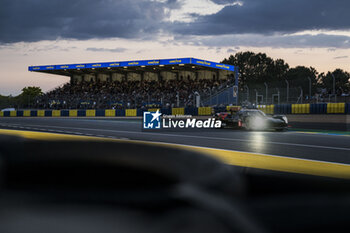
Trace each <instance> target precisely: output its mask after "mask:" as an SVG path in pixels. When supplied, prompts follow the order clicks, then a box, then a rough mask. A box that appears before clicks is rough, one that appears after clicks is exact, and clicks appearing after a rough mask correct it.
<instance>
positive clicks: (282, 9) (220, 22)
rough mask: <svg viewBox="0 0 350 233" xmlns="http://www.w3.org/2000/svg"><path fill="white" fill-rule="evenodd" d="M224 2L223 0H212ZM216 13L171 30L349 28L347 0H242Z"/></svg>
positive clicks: (263, 31) (240, 31) (224, 31)
mask: <svg viewBox="0 0 350 233" xmlns="http://www.w3.org/2000/svg"><path fill="white" fill-rule="evenodd" d="M213 2H217V3H222V4H224V3H227V2H228V1H225V0H213ZM240 2H241V3H242V4H236V5H227V6H225V7H224V8H223V9H222V10H221V11H219V12H218V13H216V14H212V15H206V16H200V15H197V16H196V17H195V18H196V20H195V21H193V22H190V23H179V22H178V23H176V24H174V25H173V31H174V32H176V33H178V34H186V35H220V34H243V33H258V34H274V33H282V34H283V33H293V32H298V31H303V30H314V29H325V30H329V29H332V30H347V29H350V14H349V9H350V1H349V0H337V1H330V0H307V1H306V0H288V1H287V0H242V1H240Z"/></svg>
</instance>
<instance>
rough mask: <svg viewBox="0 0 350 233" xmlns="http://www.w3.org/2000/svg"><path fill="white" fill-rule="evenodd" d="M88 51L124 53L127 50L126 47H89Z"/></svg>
mask: <svg viewBox="0 0 350 233" xmlns="http://www.w3.org/2000/svg"><path fill="white" fill-rule="evenodd" d="M86 50H87V51H91V52H113V53H123V52H125V51H127V49H126V48H114V49H108V48H87V49H86Z"/></svg>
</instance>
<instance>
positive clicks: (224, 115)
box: [215, 109, 288, 131]
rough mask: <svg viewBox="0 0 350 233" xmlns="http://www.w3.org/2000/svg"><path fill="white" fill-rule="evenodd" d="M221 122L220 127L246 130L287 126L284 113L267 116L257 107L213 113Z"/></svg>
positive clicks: (274, 128) (281, 129) (280, 128)
mask: <svg viewBox="0 0 350 233" xmlns="http://www.w3.org/2000/svg"><path fill="white" fill-rule="evenodd" d="M215 118H216V119H217V120H220V121H221V122H222V127H231V128H242V129H246V130H276V131H283V130H286V129H287V127H288V119H287V117H286V116H284V115H273V116H267V115H266V114H265V113H264V112H263V111H261V110H258V109H241V110H239V111H238V112H234V111H230V112H221V113H217V114H216V115H215Z"/></svg>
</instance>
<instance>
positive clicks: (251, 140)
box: [0, 118, 350, 165]
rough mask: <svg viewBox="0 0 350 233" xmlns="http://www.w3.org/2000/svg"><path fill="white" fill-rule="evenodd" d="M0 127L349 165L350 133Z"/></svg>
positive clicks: (95, 123)
mask: <svg viewBox="0 0 350 233" xmlns="http://www.w3.org/2000/svg"><path fill="white" fill-rule="evenodd" d="M0 128H2V129H15V130H30V131H39V132H50V133H59V134H72V135H84V136H97V137H103V138H116V139H126V140H128V139H130V140H141V141H152V142H164V143H175V144H181V145H190V146H198V147H206V148H216V149H224V150H230V151H231V150H234V151H242V152H252V153H259V154H267V155H276V156H281V157H290V158H299V159H306V160H316V161H324V162H332V163H339V164H347V165H349V164H350V136H349V135H336V134H331V135H330V134H324V133H312V132H296V131H287V132H250V131H242V130H238V131H237V130H232V129H210V130H208V129H206V130H191V131H189V130H187V131H181V130H178V131H173V132H169V131H164V130H160V131H152V132H145V131H142V129H141V121H140V120H137V119H116V118H113V119H108V118H98V119H96V118H94V119H87V118H84V119H82V118H1V119H0Z"/></svg>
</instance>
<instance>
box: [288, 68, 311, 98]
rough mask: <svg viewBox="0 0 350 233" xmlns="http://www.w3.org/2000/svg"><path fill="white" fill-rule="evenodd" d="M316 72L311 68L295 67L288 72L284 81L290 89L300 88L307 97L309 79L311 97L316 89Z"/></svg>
mask: <svg viewBox="0 0 350 233" xmlns="http://www.w3.org/2000/svg"><path fill="white" fill-rule="evenodd" d="M317 74H318V73H317V71H316V69H315V68H313V67H305V66H297V67H295V68H291V69H289V70H288V72H287V74H286V79H287V80H288V81H289V85H290V86H291V87H301V88H302V89H303V92H304V93H305V95H309V79H308V77H309V78H310V79H311V95H313V94H314V93H315V92H316V88H317V80H318V79H317Z"/></svg>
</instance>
